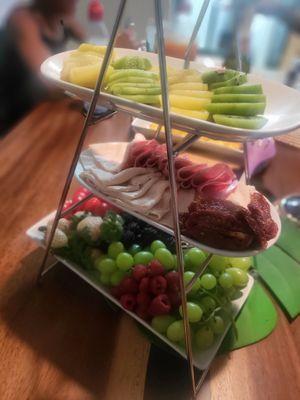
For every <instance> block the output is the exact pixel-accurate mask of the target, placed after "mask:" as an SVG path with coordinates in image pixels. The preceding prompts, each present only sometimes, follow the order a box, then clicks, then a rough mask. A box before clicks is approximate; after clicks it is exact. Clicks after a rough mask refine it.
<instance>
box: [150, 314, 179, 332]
mask: <svg viewBox="0 0 300 400" xmlns="http://www.w3.org/2000/svg"><path fill="white" fill-rule="evenodd" d="M174 321H176V319H175V317H173V316H172V315H158V316H156V317H154V318H152V321H151V326H152V328H153V329H155V330H156V331H157V332H159V333H164V334H165V333H166V332H167V329H168V328H169V326H170V325H171V324H172V323H173V322H174Z"/></svg>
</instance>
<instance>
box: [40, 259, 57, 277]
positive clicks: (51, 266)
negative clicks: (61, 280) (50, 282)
mask: <svg viewBox="0 0 300 400" xmlns="http://www.w3.org/2000/svg"><path fill="white" fill-rule="evenodd" d="M58 263H59V261H58V260H56V261H54V262H53V263H52V264H50V265H49V267H48V268H46V269H44V270H43V273H42V276H44V275H46V274H47V273H48V272H49V271H50V269H52V268H54V267H55V265H57V264H58Z"/></svg>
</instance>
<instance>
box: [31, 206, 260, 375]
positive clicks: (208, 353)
mask: <svg viewBox="0 0 300 400" xmlns="http://www.w3.org/2000/svg"><path fill="white" fill-rule="evenodd" d="M53 216H54V213H51V214H49V215H47V216H46V217H44V218H43V219H41V220H40V221H38V222H37V223H36V224H35V225H33V226H32V227H31V228H29V229H28V230H27V232H26V234H27V235H28V236H29V237H30V238H31V239H32V240H34V241H35V242H36V243H37V244H38V245H39V246H41V247H45V245H44V242H43V237H44V236H43V233H42V232H41V231H39V229H38V228H39V227H40V226H44V225H46V224H47V222H48V220H49V219H51V218H53ZM55 257H56V259H57V260H58V261H60V262H62V263H63V264H64V265H65V266H66V267H67V268H69V269H70V270H72V271H73V272H74V273H75V274H77V275H78V276H80V277H81V278H82V279H83V280H84V281H85V282H87V283H88V284H89V285H90V286H92V287H93V288H94V289H96V290H97V291H98V292H99V293H101V294H102V295H103V296H104V297H106V298H107V299H108V300H109V301H111V302H112V303H114V304H115V305H116V306H117V307H119V308H121V309H122V310H123V311H125V312H126V313H127V314H129V315H130V316H131V317H132V318H134V319H135V320H136V321H137V322H139V323H140V324H141V325H143V326H144V327H145V328H146V329H147V330H149V331H150V332H151V333H152V334H154V335H156V336H157V337H158V338H159V339H160V340H161V341H162V342H164V343H165V344H167V345H168V346H169V347H171V348H172V349H173V350H175V352H176V353H178V354H179V355H180V356H181V357H184V358H186V353H185V351H184V350H183V349H182V348H181V347H179V346H177V345H175V344H174V343H172V342H171V341H170V340H168V338H167V337H165V336H163V335H161V334H160V333H158V332H157V331H155V330H154V329H153V328H152V327H151V326H150V325H149V324H148V323H147V322H145V321H144V320H143V319H141V318H139V317H138V316H137V315H136V314H135V313H133V312H131V311H128V310H126V309H125V308H123V307H122V306H121V304H120V303H119V301H118V300H117V299H115V298H114V297H113V296H112V295H111V294H110V293H109V291H108V289H107V288H106V287H105V286H103V285H101V284H100V283H99V282H98V281H96V280H95V278H94V277H93V276H92V274H91V273H89V272H88V271H85V270H83V269H82V268H80V267H79V266H78V265H76V264H74V263H72V262H70V261H68V260H66V259H63V258H61V257H58V256H55ZM253 283H254V279H253V278H252V277H251V276H249V281H248V284H247V286H246V287H245V288H244V289H242V290H241V292H242V295H241V297H240V298H238V299H237V300H234V301H232V317H233V318H236V316H237V315H238V313H239V312H240V310H241V309H242V307H243V305H244V304H245V301H246V300H247V297H248V296H249V294H250V291H251V288H252V286H253ZM224 320H225V329H224V331H223V333H222V334H220V335H218V336H217V337H216V339H215V341H214V343H213V345H212V346H211V347H210V348H208V349H206V350H202V351H199V350H198V351H196V350H194V351H193V354H194V357H193V358H194V366H195V367H197V368H198V369H199V370H205V369H206V368H208V367H209V365H210V363H211V362H212V360H213V359H214V357H215V356H216V354H217V352H218V349H219V347H220V346H221V344H222V341H223V339H224V337H225V336H226V333H227V332H228V330H229V328H230V326H231V322H230V321H229V320H228V318H227V319H226V317H225V318H224Z"/></svg>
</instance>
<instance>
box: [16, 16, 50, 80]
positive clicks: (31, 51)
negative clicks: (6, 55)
mask: <svg viewBox="0 0 300 400" xmlns="http://www.w3.org/2000/svg"><path fill="white" fill-rule="evenodd" d="M8 29H9V33H10V35H12V36H13V38H14V42H15V45H16V46H17V47H18V50H19V52H20V54H21V56H22V58H23V59H24V61H25V63H26V64H27V66H28V68H29V69H31V70H32V71H34V72H39V70H40V65H41V63H42V62H43V61H44V60H45V59H46V58H47V57H49V56H50V51H49V49H48V48H47V46H46V45H45V44H44V43H43V41H42V39H41V36H40V31H39V27H38V23H37V22H36V20H35V19H34V17H33V16H32V15H30V12H28V11H27V10H17V11H15V12H14V13H13V14H12V16H11V17H10V19H9V21H8Z"/></svg>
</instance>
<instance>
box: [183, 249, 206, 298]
mask: <svg viewBox="0 0 300 400" xmlns="http://www.w3.org/2000/svg"><path fill="white" fill-rule="evenodd" d="M212 256H213V254H209V255H208V256H207V257H206V259H205V260H204V261H203V263H202V264H201V265H200V268H199V271H197V272H196V273H195V275H194V276H193V278H192V279H191V280H190V281H189V283H188V284H187V285H186V287H185V292H186V294H188V293H189V291H190V290H191V289H192V287H193V286H194V283H195V282H196V280H197V279H198V278H199V276H201V275H202V274H203V272H204V271H205V270H206V268H207V267H208V264H209V262H210V260H211V258H212Z"/></svg>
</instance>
